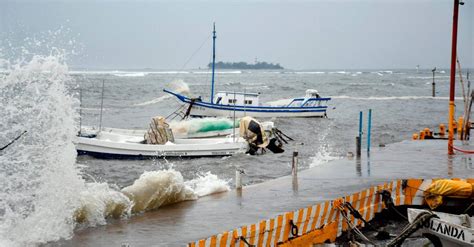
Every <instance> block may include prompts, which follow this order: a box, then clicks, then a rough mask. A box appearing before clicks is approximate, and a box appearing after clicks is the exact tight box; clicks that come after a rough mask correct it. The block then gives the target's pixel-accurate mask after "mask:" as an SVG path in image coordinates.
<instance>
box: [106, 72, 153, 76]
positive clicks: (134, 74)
mask: <svg viewBox="0 0 474 247" xmlns="http://www.w3.org/2000/svg"><path fill="white" fill-rule="evenodd" d="M112 75H114V76H118V77H144V76H146V75H148V73H146V72H130V73H114V74H112Z"/></svg>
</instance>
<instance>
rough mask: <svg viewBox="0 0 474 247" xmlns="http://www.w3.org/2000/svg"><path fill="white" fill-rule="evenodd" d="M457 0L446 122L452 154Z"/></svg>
mask: <svg viewBox="0 0 474 247" xmlns="http://www.w3.org/2000/svg"><path fill="white" fill-rule="evenodd" d="M459 4H461V5H462V4H464V3H463V2H461V3H460V2H459V0H454V10H453V31H452V41H451V69H450V80H449V88H450V90H449V119H448V121H449V123H448V131H449V134H448V154H454V150H453V139H454V91H455V89H456V88H455V83H454V82H455V80H456V52H457V51H456V50H457V38H458V13H459Z"/></svg>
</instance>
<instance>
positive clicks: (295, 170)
mask: <svg viewBox="0 0 474 247" xmlns="http://www.w3.org/2000/svg"><path fill="white" fill-rule="evenodd" d="M291 175H293V176H296V175H298V151H294V152H293V158H292V162H291Z"/></svg>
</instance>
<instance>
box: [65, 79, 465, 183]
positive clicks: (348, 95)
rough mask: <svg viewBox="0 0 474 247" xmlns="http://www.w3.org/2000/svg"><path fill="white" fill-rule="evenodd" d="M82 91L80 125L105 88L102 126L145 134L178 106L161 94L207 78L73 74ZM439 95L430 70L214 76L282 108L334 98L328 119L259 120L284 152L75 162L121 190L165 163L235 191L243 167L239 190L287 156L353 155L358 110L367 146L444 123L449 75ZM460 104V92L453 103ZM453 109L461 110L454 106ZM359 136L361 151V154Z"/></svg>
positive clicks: (93, 118)
mask: <svg viewBox="0 0 474 247" xmlns="http://www.w3.org/2000/svg"><path fill="white" fill-rule="evenodd" d="M72 77H73V78H74V81H75V82H76V83H77V84H78V85H79V88H82V105H83V112H82V117H83V118H82V123H83V124H84V125H88V126H98V125H99V122H100V117H99V116H100V103H101V101H100V99H101V92H102V82H104V85H105V86H104V107H103V109H104V110H103V120H102V121H103V123H102V126H107V127H116V128H131V129H144V128H146V127H147V126H148V123H149V121H150V120H151V117H153V116H168V115H169V114H171V113H172V112H173V111H174V110H176V109H177V108H179V107H180V102H179V101H178V100H177V99H175V98H174V97H171V96H170V95H167V94H166V93H164V92H163V91H162V89H163V88H168V89H173V90H175V91H181V92H184V93H187V94H189V95H191V96H202V97H203V99H205V100H208V99H209V95H210V73H209V71H207V70H198V71H196V70H188V71H88V72H84V71H73V72H72ZM435 80H436V92H437V97H435V98H432V97H431V82H432V73H431V71H430V70H420V71H416V70H341V71H324V70H320V71H316V70H315V71H239V70H228V71H219V72H218V73H217V75H216V90H226V91H236V92H259V93H261V96H260V97H261V98H260V100H261V102H270V103H278V102H285V101H287V100H288V99H291V98H294V97H301V96H304V93H305V90H306V89H316V90H318V91H319V92H320V94H321V95H322V96H329V97H332V100H331V101H330V103H329V108H328V118H327V119H320V118H297V119H285V118H282V119H264V120H271V121H274V122H275V125H276V127H277V128H279V129H280V130H282V131H283V132H284V133H286V134H287V135H289V136H290V137H292V138H294V139H295V141H293V142H290V143H289V144H288V145H285V149H286V152H285V153H283V154H270V153H268V154H266V155H261V156H248V155H237V156H234V157H225V158H201V159H172V160H167V159H154V160H144V161H136V160H98V159H94V158H91V157H88V156H81V157H79V158H78V163H79V164H81V165H82V166H83V167H84V171H85V172H86V173H88V174H90V175H92V177H94V178H95V179H99V180H100V181H103V182H108V183H110V182H112V183H116V184H118V185H120V186H126V185H128V184H130V183H132V182H133V181H134V180H135V179H137V178H138V177H139V176H140V174H141V173H142V172H143V170H147V169H148V170H155V169H163V168H167V167H169V166H170V165H172V167H173V168H174V169H176V170H178V171H180V172H181V173H182V174H183V176H184V177H185V178H189V179H191V178H193V176H194V175H195V174H196V173H201V174H202V173H206V172H209V171H211V172H212V173H213V174H216V175H217V176H218V177H219V178H220V179H224V180H227V181H229V184H230V186H232V185H233V181H232V179H233V177H234V175H235V170H236V169H244V170H245V172H246V176H245V177H244V181H243V182H244V184H253V183H258V182H262V181H265V180H268V179H272V178H277V177H281V176H284V175H288V174H290V171H291V169H290V161H291V154H292V152H293V151H294V150H298V151H299V155H300V164H301V169H306V168H309V167H314V166H317V165H319V164H322V163H325V162H328V161H330V160H334V159H338V158H341V157H344V156H346V154H347V153H348V152H354V151H355V137H356V135H357V133H358V125H359V111H363V114H364V115H363V118H364V119H363V123H364V132H366V128H367V113H368V109H372V139H371V141H372V146H379V145H381V144H390V143H394V142H399V141H402V140H406V139H409V138H411V135H412V134H413V133H415V132H418V131H420V130H421V129H423V128H425V127H430V128H436V130H437V129H438V125H439V124H440V123H446V122H447V106H448V92H449V73H446V71H445V70H439V72H437V74H436V78H435ZM456 102H457V103H458V104H462V94H461V92H458V98H457V101H456ZM458 110H460V109H459V107H458ZM366 145H367V143H366V140H365V138H364V143H363V147H364V148H366Z"/></svg>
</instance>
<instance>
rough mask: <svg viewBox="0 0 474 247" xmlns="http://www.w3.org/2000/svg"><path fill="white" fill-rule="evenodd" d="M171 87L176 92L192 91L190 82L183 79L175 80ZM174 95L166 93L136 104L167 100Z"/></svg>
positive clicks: (141, 104)
mask: <svg viewBox="0 0 474 247" xmlns="http://www.w3.org/2000/svg"><path fill="white" fill-rule="evenodd" d="M169 87H170V88H171V90H172V91H174V92H176V93H183V94H189V92H190V90H189V86H188V84H187V83H186V82H184V81H183V80H174V81H172V82H171V83H170V84H169ZM172 97H174V96H173V95H171V94H168V93H166V94H165V95H163V96H160V97H158V98H154V99H152V100H148V101H145V102H142V103H137V104H135V105H134V106H145V105H152V104H156V103H159V102H162V101H163V100H166V99H169V98H172Z"/></svg>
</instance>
